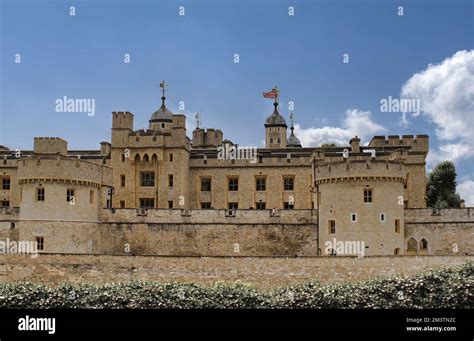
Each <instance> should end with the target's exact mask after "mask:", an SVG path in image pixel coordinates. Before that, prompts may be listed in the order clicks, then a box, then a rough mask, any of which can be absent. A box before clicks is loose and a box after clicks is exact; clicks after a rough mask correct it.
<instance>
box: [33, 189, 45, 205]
mask: <svg viewBox="0 0 474 341" xmlns="http://www.w3.org/2000/svg"><path fill="white" fill-rule="evenodd" d="M40 191H41V192H42V193H41V195H40ZM35 194H36V196H35V197H36V201H43V202H44V201H45V198H46V191H45V189H44V187H36V191H35ZM40 198H41V199H40Z"/></svg>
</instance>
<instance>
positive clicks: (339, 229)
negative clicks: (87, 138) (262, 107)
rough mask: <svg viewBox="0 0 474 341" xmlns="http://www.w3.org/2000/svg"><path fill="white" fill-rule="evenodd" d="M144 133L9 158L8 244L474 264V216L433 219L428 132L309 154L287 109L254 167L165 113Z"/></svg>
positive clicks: (462, 213)
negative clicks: (358, 254) (356, 245)
mask: <svg viewBox="0 0 474 341" xmlns="http://www.w3.org/2000/svg"><path fill="white" fill-rule="evenodd" d="M161 99H162V104H161V107H160V108H159V109H158V110H156V111H155V112H153V113H152V115H151V117H150V120H149V127H148V129H146V130H134V127H133V119H134V115H133V114H132V113H130V112H113V113H112V132H111V142H110V143H109V142H101V144H100V150H68V147H67V142H66V141H65V140H63V139H61V138H58V137H36V138H35V139H34V149H33V150H30V151H18V150H16V151H14V150H10V149H8V148H7V147H3V146H1V147H0V178H1V183H2V188H1V189H0V203H1V206H2V207H3V208H0V239H5V238H10V239H13V240H33V241H36V242H37V245H38V249H39V250H40V252H44V253H58V254H62V253H64V254H71V253H72V254H111V255H182V256H193V255H198V256H319V255H320V256H328V255H352V254H353V253H349V254H348V253H347V252H346V253H344V252H340V251H339V250H337V249H336V247H334V248H331V249H330V250H329V251H328V250H327V249H326V247H325V245H327V243H328V242H331V241H333V240H339V241H362V242H364V244H363V245H364V255H368V256H371V255H445V254H448V255H451V254H472V253H473V250H474V246H473V243H472V233H473V227H474V219H473V217H474V210H473V209H471V208H463V209H446V210H432V209H428V208H426V201H425V190H426V172H425V167H426V166H425V165H426V157H427V154H428V151H429V138H428V136H427V135H417V136H412V135H403V136H401V137H400V136H398V135H391V136H388V138H387V137H384V136H375V137H374V138H373V139H372V140H371V141H370V142H369V143H368V145H367V146H363V145H361V143H360V139H359V138H358V137H357V136H356V137H354V138H352V139H351V140H350V141H348V145H347V146H338V147H312V148H307V147H303V146H302V145H301V143H300V141H299V139H298V138H297V137H296V136H295V133H294V127H293V122H291V126H290V132H289V133H288V126H287V123H286V120H285V118H284V117H283V115H282V114H281V113H280V108H279V104H278V101H277V100H276V99H275V102H274V104H273V105H274V110H273V112H272V113H271V114H270V115H269V116H268V118H267V119H266V121H265V123H264V128H265V148H258V149H255V155H254V156H255V157H254V158H245V157H244V158H232V157H231V158H228V157H221V156H220V154H219V150H220V148H222V147H223V146H224V148H227V149H229V148H232V147H238V145H236V144H234V143H232V142H231V141H229V140H224V137H223V133H222V131H221V130H219V129H211V128H207V129H203V128H201V127H199V125H198V127H197V128H196V129H195V130H194V131H193V132H192V139H190V138H189V137H188V136H187V134H186V117H185V115H181V114H174V113H172V112H171V111H170V110H169V109H168V108H167V107H166V97H165V94H164V92H163V97H162V98H161Z"/></svg>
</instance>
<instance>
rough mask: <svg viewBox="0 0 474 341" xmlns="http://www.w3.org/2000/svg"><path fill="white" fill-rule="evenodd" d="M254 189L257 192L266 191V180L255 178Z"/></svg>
mask: <svg viewBox="0 0 474 341" xmlns="http://www.w3.org/2000/svg"><path fill="white" fill-rule="evenodd" d="M256 187H257V191H265V190H266V179H265V178H256Z"/></svg>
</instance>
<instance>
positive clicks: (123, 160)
mask: <svg viewBox="0 0 474 341" xmlns="http://www.w3.org/2000/svg"><path fill="white" fill-rule="evenodd" d="M122 162H125V154H123V153H122Z"/></svg>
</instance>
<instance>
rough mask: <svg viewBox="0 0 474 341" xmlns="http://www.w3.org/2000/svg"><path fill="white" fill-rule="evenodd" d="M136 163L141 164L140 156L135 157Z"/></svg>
mask: <svg viewBox="0 0 474 341" xmlns="http://www.w3.org/2000/svg"><path fill="white" fill-rule="evenodd" d="M135 163H140V154H137V155H135Z"/></svg>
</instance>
